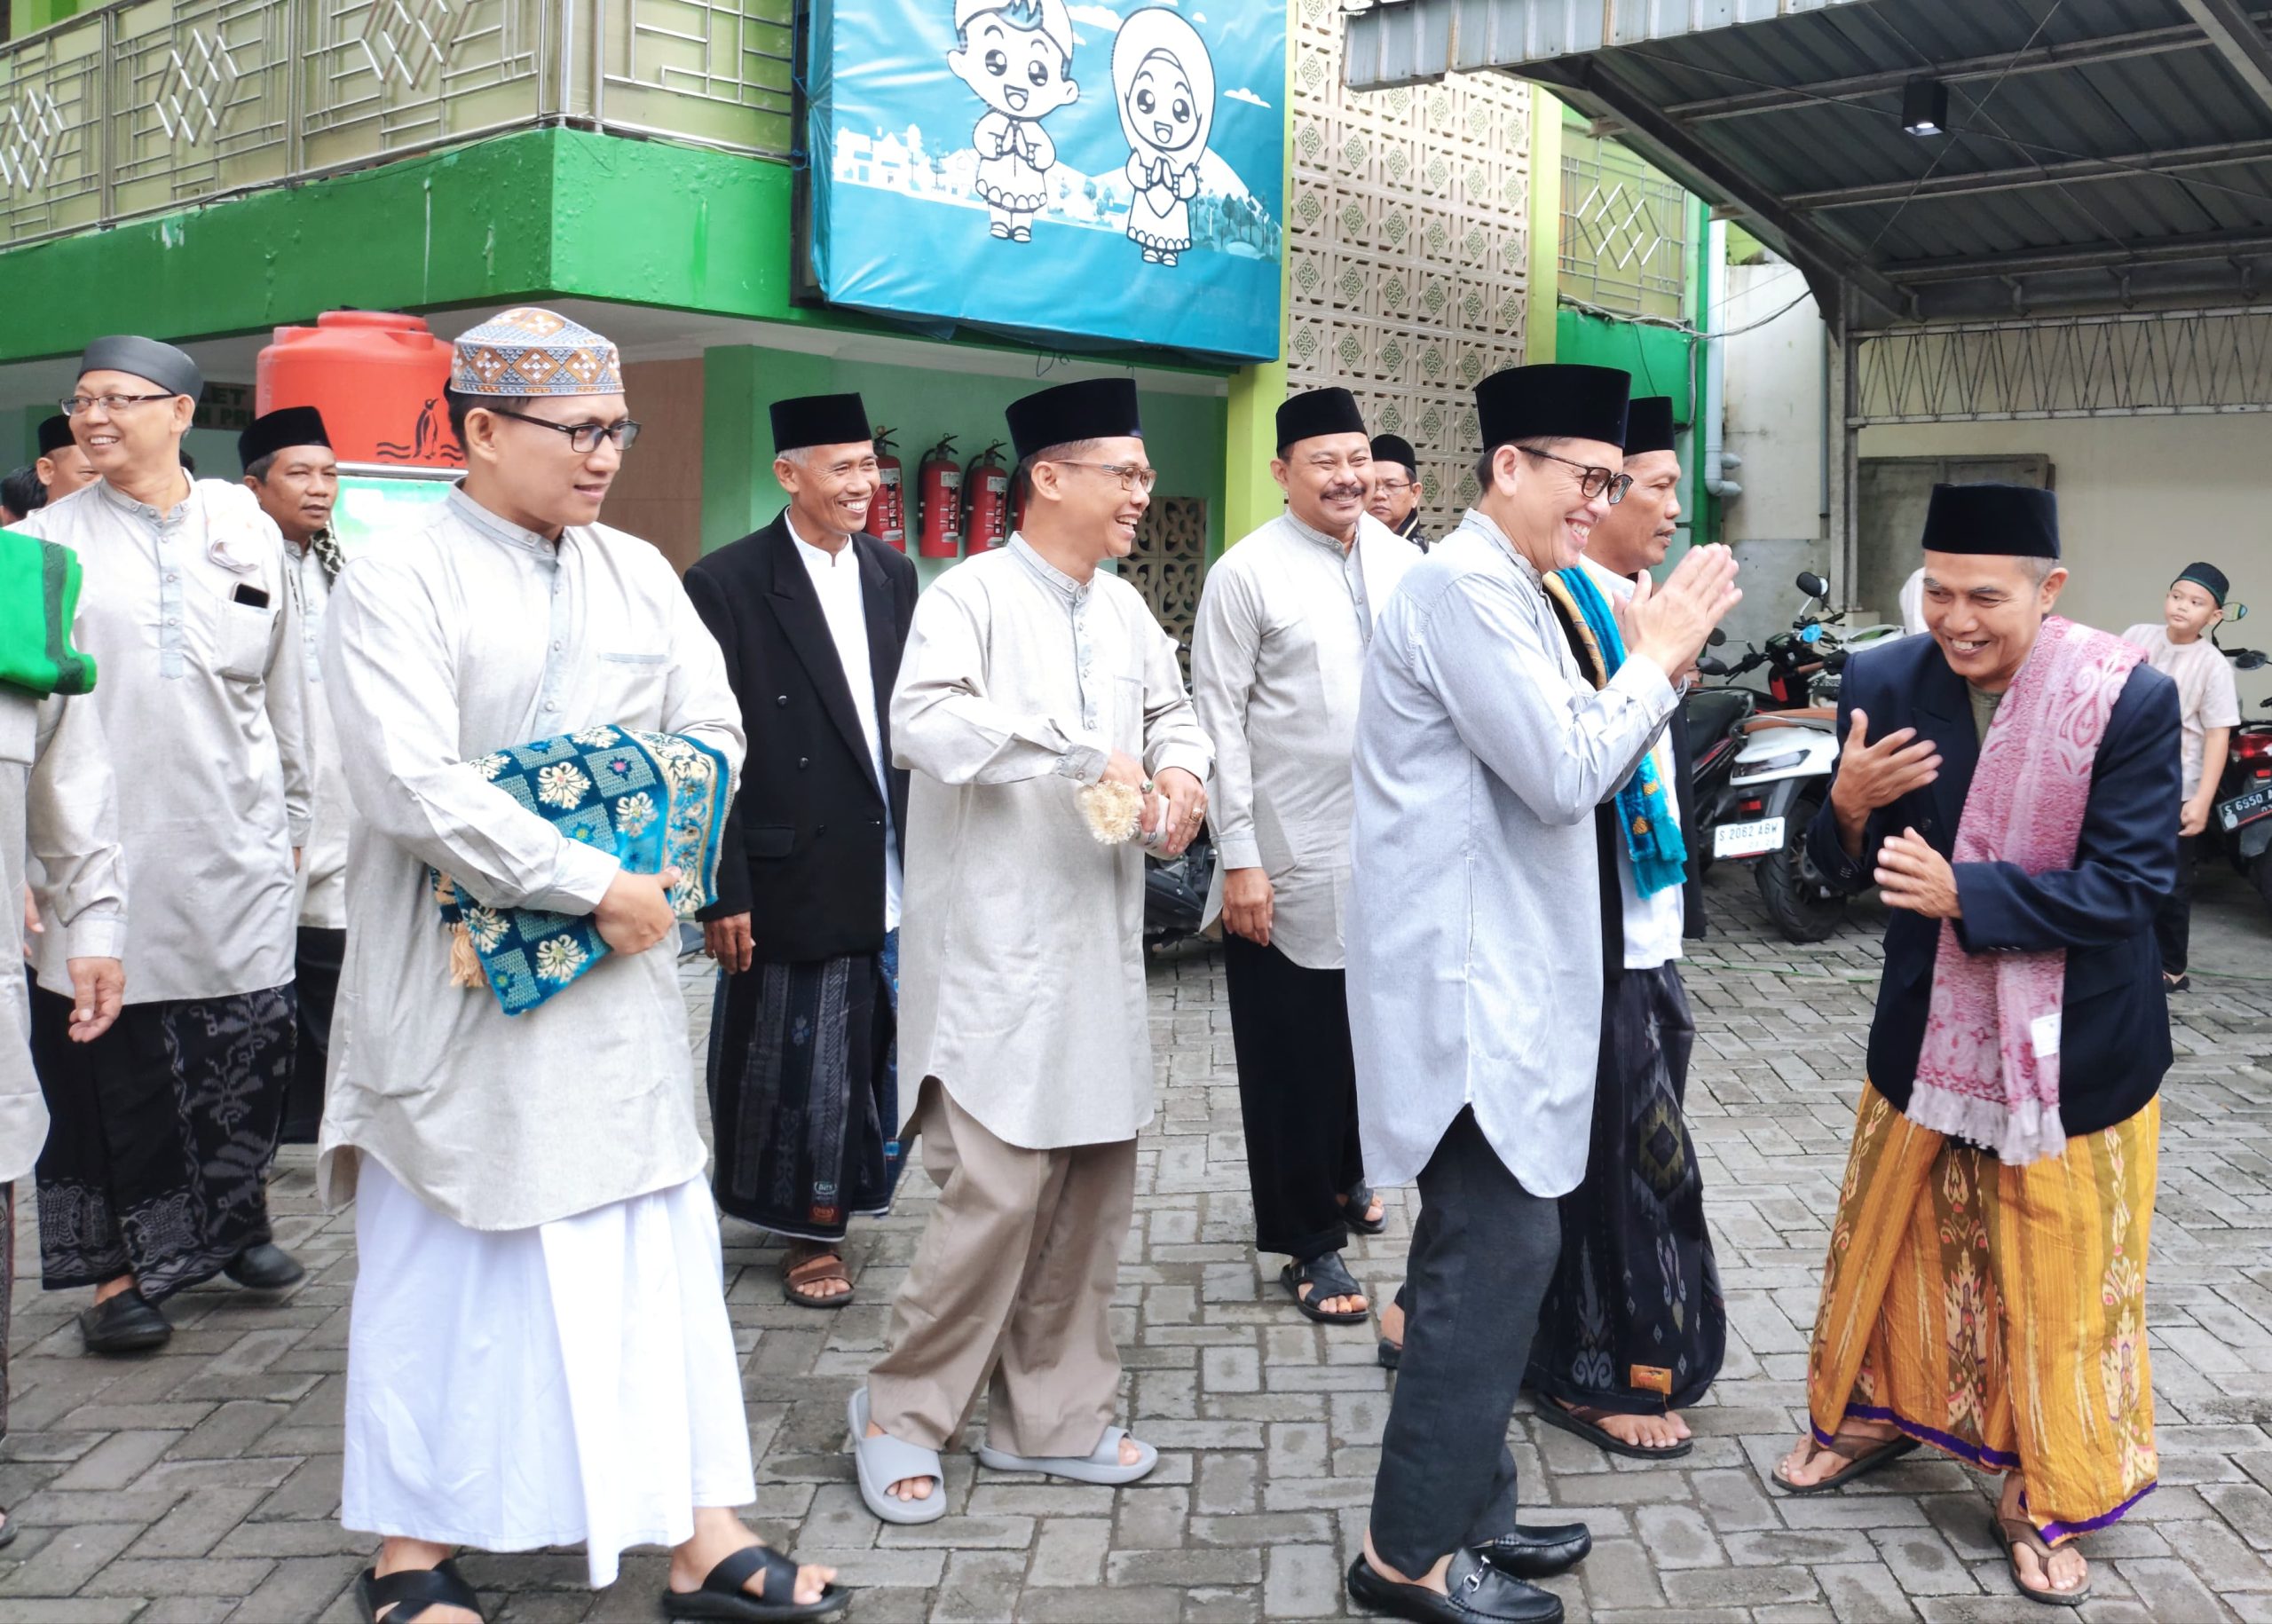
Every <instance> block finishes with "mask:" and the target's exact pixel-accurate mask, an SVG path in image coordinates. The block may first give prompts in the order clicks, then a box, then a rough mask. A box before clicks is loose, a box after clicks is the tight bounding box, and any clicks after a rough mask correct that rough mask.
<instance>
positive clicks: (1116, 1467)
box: [978, 1427, 1160, 1488]
mask: <svg viewBox="0 0 2272 1624" xmlns="http://www.w3.org/2000/svg"><path fill="white" fill-rule="evenodd" d="M1127 1436H1128V1429H1127V1428H1125V1427H1107V1428H1106V1429H1105V1430H1104V1441H1103V1442H1101V1443H1100V1444H1099V1445H1098V1446H1097V1447H1095V1448H1094V1449H1093V1450H1091V1451H1090V1452H1089V1453H1088V1454H1087V1455H1012V1454H1011V1453H1010V1452H1009V1451H1008V1450H1006V1449H994V1448H990V1447H986V1446H985V1445H981V1446H980V1447H979V1450H978V1463H979V1464H980V1465H982V1466H990V1467H992V1468H993V1469H994V1470H996V1471H1045V1472H1047V1473H1048V1474H1049V1475H1050V1476H1051V1477H1053V1478H1071V1479H1072V1480H1073V1481H1074V1482H1076V1483H1101V1484H1103V1485H1105V1486H1107V1487H1108V1488H1117V1487H1118V1486H1120V1485H1122V1484H1124V1483H1133V1482H1135V1481H1136V1480H1137V1479H1138V1478H1141V1477H1144V1476H1146V1475H1148V1473H1149V1472H1150V1471H1151V1470H1152V1468H1154V1467H1155V1466H1157V1465H1158V1464H1159V1463H1160V1452H1159V1451H1158V1450H1156V1449H1155V1448H1153V1447H1152V1446H1151V1445H1149V1444H1139V1445H1137V1446H1136V1447H1137V1448H1139V1449H1140V1450H1142V1451H1143V1458H1142V1459H1141V1460H1140V1461H1138V1462H1136V1464H1135V1465H1133V1466H1123V1465H1122V1464H1121V1463H1120V1440H1121V1439H1124V1438H1125V1437H1127Z"/></svg>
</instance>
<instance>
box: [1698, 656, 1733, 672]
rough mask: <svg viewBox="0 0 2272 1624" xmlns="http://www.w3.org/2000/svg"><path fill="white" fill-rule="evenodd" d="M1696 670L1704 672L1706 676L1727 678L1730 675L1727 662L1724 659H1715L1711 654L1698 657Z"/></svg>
mask: <svg viewBox="0 0 2272 1624" xmlns="http://www.w3.org/2000/svg"><path fill="white" fill-rule="evenodd" d="M1696 668H1697V670H1699V671H1700V672H1702V673H1703V674H1705V675H1706V676H1725V675H1727V674H1728V663H1727V661H1725V660H1724V659H1715V658H1712V657H1711V656H1710V655H1709V654H1700V655H1698V656H1697V657H1696Z"/></svg>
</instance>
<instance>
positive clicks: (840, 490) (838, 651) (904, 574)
mask: <svg viewBox="0 0 2272 1624" xmlns="http://www.w3.org/2000/svg"><path fill="white" fill-rule="evenodd" d="M772 417H773V444H774V451H775V453H776V455H775V460H774V463H773V473H774V477H776V478H777V479H778V480H779V481H780V482H781V485H782V488H783V489H784V490H785V491H787V492H788V493H789V498H790V501H789V506H788V507H787V508H785V510H784V511H783V512H782V514H781V516H779V517H778V518H776V519H775V520H774V521H773V523H772V524H769V525H767V526H766V527H765V528H764V529H762V530H761V531H759V532H756V533H755V534H754V535H750V536H746V537H744V538H743V539H742V540H739V541H737V542H735V543H733V544H732V545H731V546H730V547H724V548H720V549H719V550H718V551H716V552H714V553H712V554H711V555H709V556H707V557H706V558H704V559H702V560H701V561H700V562H699V563H698V564H695V565H694V566H693V568H691V569H690V570H689V571H688V572H687V573H686V589H687V593H688V595H689V596H690V597H691V598H692V599H693V600H694V607H695V609H696V611H698V613H699V614H700V615H701V617H702V619H703V623H704V624H705V625H706V626H708V627H709V628H710V630H711V633H712V635H714V636H715V637H716V638H717V639H718V643H719V646H720V647H721V648H722V649H723V650H725V655H726V672H727V675H728V676H729V678H730V680H731V681H732V682H733V686H734V692H735V693H736V694H737V695H738V697H739V698H740V699H741V706H742V725H743V728H744V730H745V731H746V733H747V734H748V736H749V759H748V762H747V764H746V766H745V768H744V769H743V771H742V787H741V793H740V795H739V797H738V799H737V800H736V801H735V804H734V808H733V811H732V814H731V816H730V817H729V818H728V820H727V824H726V833H725V840H724V850H723V853H722V856H721V859H720V862H719V866H718V901H717V903H716V905H715V906H714V907H712V908H710V909H708V910H706V911H705V912H704V914H703V920H704V936H705V943H706V947H707V948H708V950H709V952H710V954H711V956H712V957H713V958H715V959H716V960H717V961H718V969H719V984H718V999H717V1005H716V1008H715V1010H714V1013H713V1016H712V1021H711V1034H710V1060H709V1081H710V1100H711V1111H712V1119H713V1123H714V1129H715V1132H716V1138H717V1162H716V1171H714V1174H713V1175H712V1184H713V1187H714V1190H715V1192H716V1194H717V1197H718V1204H719V1206H721V1207H722V1208H723V1209H724V1210H726V1211H728V1212H730V1213H731V1214H733V1215H734V1216H735V1217H736V1218H744V1219H746V1220H747V1221H748V1222H750V1223H752V1224H755V1225H757V1226H759V1227H760V1228H762V1229H769V1230H771V1231H772V1232H774V1233H775V1234H779V1235H784V1236H785V1237H787V1238H788V1240H789V1248H788V1251H787V1253H786V1255H785V1257H784V1259H783V1263H782V1274H781V1290H782V1295H783V1296H784V1297H786V1298H787V1299H788V1300H789V1301H790V1302H793V1303H797V1304H801V1305H804V1306H807V1307H813V1308H841V1307H842V1306H844V1305H845V1304H847V1303H848V1302H849V1301H851V1297H852V1281H851V1278H850V1276H849V1274H848V1273H847V1271H846V1269H845V1265H844V1256H843V1246H844V1235H845V1230H846V1226H847V1224H848V1220H849V1219H850V1218H851V1217H852V1215H853V1214H855V1213H860V1214H865V1215H875V1214H880V1213H882V1212H885V1211H887V1210H889V1208H890V1205H891V1198H892V1190H893V1186H895V1184H896V1183H897V1182H898V1178H899V1169H900V1160H901V1158H900V1147H899V1144H898V1140H897V1132H896V1129H897V1124H898V1122H899V1109H898V1102H897V1099H896V1078H895V1068H894V1063H893V1038H894V1031H895V1022H894V1010H895V1004H896V988H897V983H898V945H899V938H898V927H899V893H900V862H901V859H902V856H903V852H904V846H903V830H904V828H905V826H906V812H907V775H906V773H904V772H903V771H900V770H898V769H895V768H893V767H892V765H891V739H890V725H891V723H890V713H891V691H892V684H893V682H895V680H896V678H897V676H898V674H899V658H900V652H901V650H902V649H903V648H904V647H905V645H906V642H907V627H908V623H909V621H910V620H911V619H912V618H913V616H914V613H915V566H914V565H913V564H911V563H909V562H908V560H907V558H906V556H904V555H903V554H901V553H899V552H896V551H895V550H893V549H892V548H888V547H887V546H885V545H884V544H883V543H882V542H880V541H879V540H875V539H874V538H873V537H872V536H868V535H864V534H862V533H860V531H861V526H862V524H864V523H865V522H866V519H867V514H868V504H869V502H870V501H872V499H873V497H874V496H875V493H876V491H877V488H878V485H879V484H880V480H879V477H878V475H877V471H876V448H875V444H874V441H873V440H872V438H871V436H870V431H869V425H868V420H867V414H866V412H865V409H864V407H863V406H862V405H861V402H860V398H859V397H858V396H857V395H816V396H808V397H805V398H800V399H795V400H784V401H780V402H777V404H776V405H775V406H774V407H773V409H772Z"/></svg>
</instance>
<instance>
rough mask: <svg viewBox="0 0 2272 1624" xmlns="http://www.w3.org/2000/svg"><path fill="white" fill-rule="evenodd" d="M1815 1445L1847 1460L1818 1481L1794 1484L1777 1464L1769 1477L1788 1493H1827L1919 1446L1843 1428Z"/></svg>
mask: <svg viewBox="0 0 2272 1624" xmlns="http://www.w3.org/2000/svg"><path fill="white" fill-rule="evenodd" d="M1815 1447H1816V1448H1818V1449H1824V1450H1827V1451H1828V1452H1829V1453H1830V1454H1832V1455H1836V1456H1837V1457H1838V1458H1839V1459H1840V1460H1842V1461H1843V1462H1846V1464H1845V1465H1843V1466H1842V1467H1840V1468H1839V1469H1838V1470H1836V1471H1834V1472H1832V1473H1831V1474H1830V1476H1828V1477H1827V1478H1824V1479H1823V1480H1822V1481H1821V1482H1819V1483H1794V1482H1792V1481H1791V1480H1790V1479H1789V1478H1787V1477H1785V1476H1784V1475H1783V1470H1782V1468H1781V1467H1780V1466H1778V1467H1777V1468H1776V1469H1775V1470H1773V1471H1771V1472H1770V1473H1769V1474H1768V1476H1770V1477H1771V1478H1774V1479H1775V1486H1776V1487H1777V1488H1779V1489H1781V1490H1782V1491H1783V1492H1784V1493H1785V1494H1829V1493H1830V1492H1831V1490H1833V1489H1838V1488H1843V1487H1845V1486H1846V1485H1848V1484H1849V1483H1851V1482H1852V1481H1853V1480H1854V1479H1855V1478H1858V1477H1861V1476H1863V1475H1864V1474H1865V1473H1867V1472H1874V1471H1875V1470H1877V1469H1878V1468H1879V1467H1881V1466H1889V1465H1891V1464H1892V1463H1893V1462H1896V1461H1897V1460H1899V1459H1900V1458H1901V1457H1902V1456H1903V1455H1908V1454H1910V1453H1911V1452H1912V1451H1913V1450H1914V1449H1915V1448H1916V1447H1917V1440H1916V1439H1913V1438H1904V1437H1894V1438H1873V1437H1872V1436H1871V1435H1870V1434H1868V1433H1867V1432H1849V1431H1845V1430H1844V1429H1843V1428H1841V1429H1840V1430H1839V1432H1838V1435H1837V1436H1836V1437H1835V1438H1833V1439H1831V1440H1830V1441H1829V1442H1828V1443H1821V1442H1817V1443H1816V1445H1815Z"/></svg>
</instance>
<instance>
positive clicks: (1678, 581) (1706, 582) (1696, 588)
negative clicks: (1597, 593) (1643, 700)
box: [1620, 545, 1743, 682]
mask: <svg viewBox="0 0 2272 1624" xmlns="http://www.w3.org/2000/svg"><path fill="white" fill-rule="evenodd" d="M1735 583H1736V556H1735V555H1734V554H1733V553H1732V552H1730V551H1729V550H1728V549H1727V548H1724V547H1721V546H1718V545H1714V546H1711V547H1697V548H1690V549H1689V550H1688V553H1687V555H1686V556H1684V557H1683V558H1682V559H1681V561H1680V563H1679V564H1676V565H1675V566H1674V568H1673V572H1672V573H1671V574H1670V575H1669V576H1668V577H1666V578H1665V583H1664V585H1663V586H1661V587H1659V586H1655V585H1654V584H1653V583H1652V582H1651V580H1650V579H1649V578H1648V576H1646V575H1643V576H1641V577H1640V578H1639V579H1637V581H1636V582H1635V583H1634V588H1633V595H1632V597H1630V598H1629V599H1628V600H1627V601H1626V604H1625V612H1624V614H1623V615H1622V616H1621V625H1620V629H1621V631H1622V632H1623V633H1624V635H1625V640H1626V650H1627V651H1628V652H1629V654H1631V655H1633V656H1634V657H1636V658H1641V659H1645V660H1648V661H1650V662H1652V663H1653V664H1654V665H1655V666H1657V668H1658V669H1659V670H1661V671H1662V672H1663V673H1664V674H1665V680H1666V681H1668V682H1670V681H1671V680H1672V679H1673V678H1674V677H1675V676H1676V674H1679V673H1681V672H1683V671H1685V670H1687V669H1688V667H1689V666H1692V665H1693V664H1695V663H1696V657H1697V656H1698V655H1699V654H1700V653H1702V652H1703V650H1704V640H1705V639H1706V638H1707V637H1709V636H1710V635H1712V628H1713V627H1716V626H1717V625H1719V624H1720V622H1721V621H1722V620H1723V619H1725V618H1726V616H1727V612H1728V611H1730V610H1732V609H1733V608H1734V607H1735V606H1736V605H1737V604H1738V603H1740V602H1742V601H1743V594H1742V593H1741V592H1740V591H1739V590H1738V589H1737V587H1736V584H1735Z"/></svg>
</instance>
